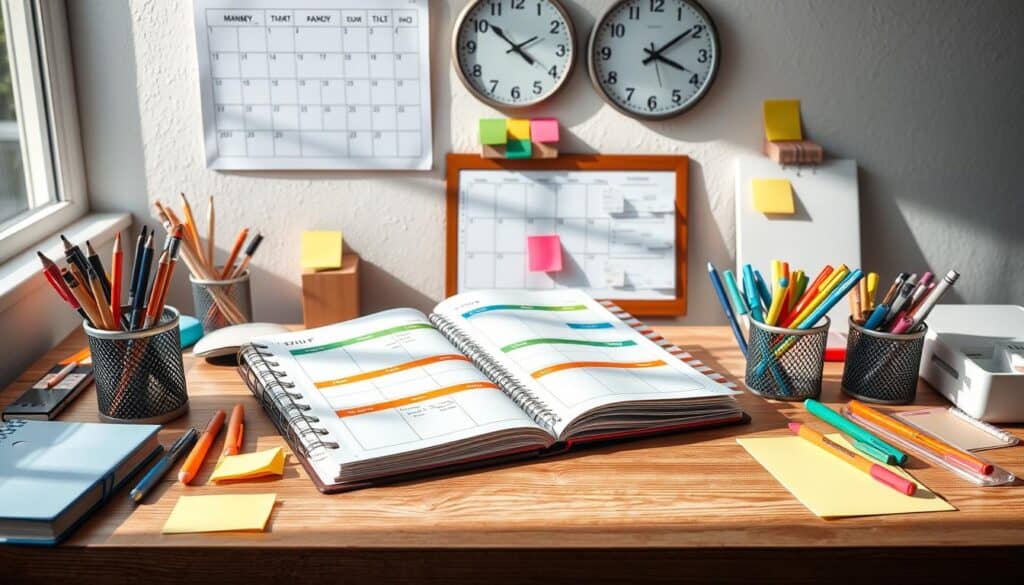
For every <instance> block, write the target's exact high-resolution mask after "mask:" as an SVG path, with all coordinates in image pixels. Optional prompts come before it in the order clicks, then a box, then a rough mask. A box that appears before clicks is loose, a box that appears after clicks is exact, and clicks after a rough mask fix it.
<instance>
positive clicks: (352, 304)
mask: <svg viewBox="0 0 1024 585" xmlns="http://www.w3.org/2000/svg"><path fill="white" fill-rule="evenodd" d="M358 316H359V256H356V255H355V254H345V255H344V256H343V257H342V261H341V268H339V269H337V270H321V271H319V272H314V271H312V270H307V271H305V272H303V273H302V322H303V324H304V325H305V326H306V328H307V329H308V328H310V327H320V326H321V325H330V324H332V323H338V322H341V321H348V320H349V319H355V318H356V317H358Z"/></svg>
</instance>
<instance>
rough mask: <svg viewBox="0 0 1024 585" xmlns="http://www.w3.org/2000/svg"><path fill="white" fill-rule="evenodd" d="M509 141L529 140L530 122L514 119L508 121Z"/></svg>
mask: <svg viewBox="0 0 1024 585" xmlns="http://www.w3.org/2000/svg"><path fill="white" fill-rule="evenodd" d="M508 139H509V140H529V139H530V121H529V120H520V119H517V118H512V119H510V120H509V121H508Z"/></svg>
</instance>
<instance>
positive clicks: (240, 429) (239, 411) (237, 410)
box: [224, 403, 245, 455]
mask: <svg viewBox="0 0 1024 585" xmlns="http://www.w3.org/2000/svg"><path fill="white" fill-rule="evenodd" d="M244 436H245V408H244V407H243V406H242V405H241V404H240V403H239V404H236V405H235V407H234V408H233V409H231V418H230V419H228V434H227V436H226V437H225V438H224V455H238V453H239V451H241V450H242V440H243V438H244Z"/></svg>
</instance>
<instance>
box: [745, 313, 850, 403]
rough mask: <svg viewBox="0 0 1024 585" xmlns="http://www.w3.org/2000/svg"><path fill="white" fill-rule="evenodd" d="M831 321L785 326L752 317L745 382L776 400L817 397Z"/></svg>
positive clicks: (819, 390)
mask: <svg viewBox="0 0 1024 585" xmlns="http://www.w3.org/2000/svg"><path fill="white" fill-rule="evenodd" d="M829 324H830V321H829V319H828V317H825V322H824V323H823V324H822V325H818V326H817V327H813V328H811V329H784V328H782V327H772V326H771V325H765V324H763V323H761V322H758V321H755V320H753V319H751V320H750V340H749V341H748V342H747V346H748V347H747V374H746V380H745V382H746V384H747V388H749V389H750V391H751V392H753V393H754V394H757V395H758V396H761V397H762V398H771V399H773V400H799V401H803V400H805V399H807V398H817V397H818V396H819V395H820V394H821V372H822V369H823V368H824V367H825V344H826V342H827V341H828V327H829Z"/></svg>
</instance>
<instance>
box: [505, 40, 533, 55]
mask: <svg viewBox="0 0 1024 585" xmlns="http://www.w3.org/2000/svg"><path fill="white" fill-rule="evenodd" d="M538 38H540V37H530V38H528V39H526V40H525V41H523V42H521V43H519V44H518V45H512V48H511V49H509V50H507V51H505V54H508V53H511V52H512V51H520V50H522V48H523V47H525V46H526V45H529V44H530V43H532V42H533V41H535V40H537V39H538Z"/></svg>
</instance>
